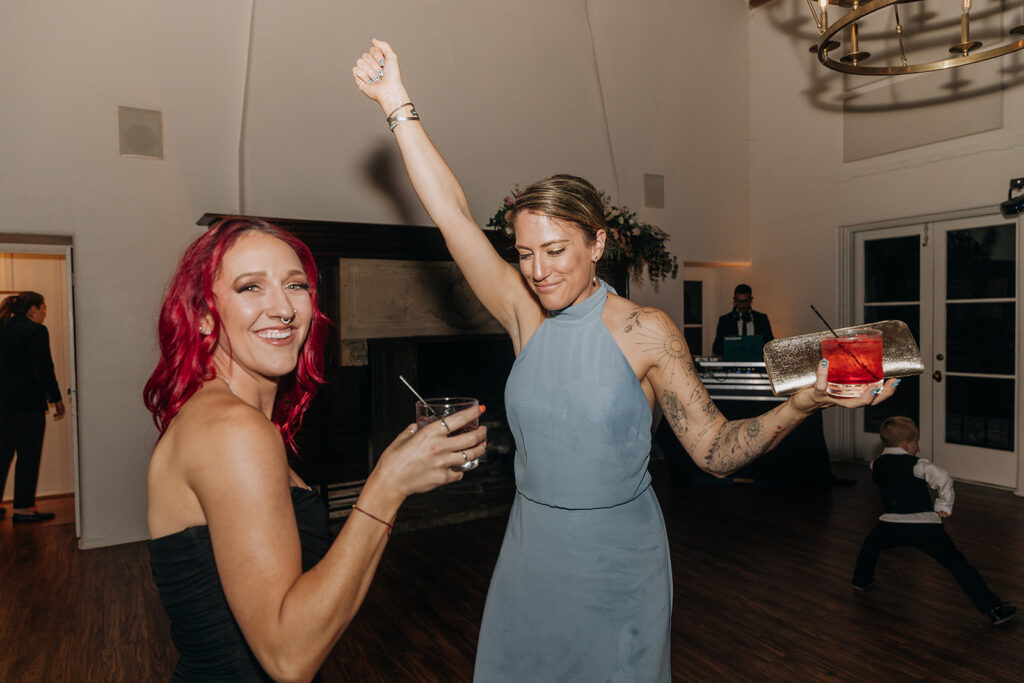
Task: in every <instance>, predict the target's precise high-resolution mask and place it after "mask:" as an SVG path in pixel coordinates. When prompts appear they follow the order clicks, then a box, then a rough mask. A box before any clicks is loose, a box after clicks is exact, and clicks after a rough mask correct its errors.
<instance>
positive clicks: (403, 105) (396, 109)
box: [387, 102, 416, 123]
mask: <svg viewBox="0 0 1024 683" xmlns="http://www.w3.org/2000/svg"><path fill="white" fill-rule="evenodd" d="M403 107H412V108H413V111H414V112H415V110H416V105H415V104H413V103H412V102H406V103H405V104H400V105H398V106H397V107H395V110H394V111H393V112H391V113H390V114H388V117H387V118H388V123H391V117H392V116H394V115H395V114H397V113H398V112H399V110H400V109H402V108H403Z"/></svg>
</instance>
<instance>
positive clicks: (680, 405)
mask: <svg viewBox="0 0 1024 683" xmlns="http://www.w3.org/2000/svg"><path fill="white" fill-rule="evenodd" d="M627 327H628V332H626V333H625V336H627V337H629V336H632V337H633V342H632V346H633V347H634V348H637V349H639V351H640V353H641V354H642V355H643V356H644V357H645V358H646V367H647V375H646V377H647V379H648V380H649V381H650V383H651V386H652V388H653V389H654V392H655V395H656V396H657V398H658V401H659V403H660V405H661V408H662V411H663V412H664V414H665V418H666V419H667V420H668V422H669V425H671V427H672V431H673V432H675V435H676V437H677V438H678V439H679V442H680V443H681V444H682V445H683V447H684V448H685V449H686V451H687V453H689V454H690V457H691V458H693V461H694V462H695V463H696V464H697V466H698V467H700V468H701V469H703V470H705V471H706V472H709V473H711V474H713V475H715V476H718V477H726V476H728V475H730V474H732V473H733V472H735V471H736V470H738V469H740V468H742V467H743V466H745V465H747V464H748V463H750V462H751V461H752V460H754V459H755V458H757V457H758V456H760V455H762V454H764V453H767V452H768V451H770V450H771V449H772V448H774V447H775V446H776V445H778V443H779V442H780V441H781V440H782V439H783V438H784V437H785V436H786V435H787V434H789V433H790V432H791V431H793V429H794V428H795V427H796V426H797V425H798V424H800V423H801V422H803V421H804V420H805V419H806V418H807V417H808V416H809V415H810V414H811V413H813V412H814V411H816V410H820V409H822V408H825V407H827V406H829V405H836V404H840V405H845V406H847V407H850V408H856V407H860V406H863V405H868V404H869V403H878V402H880V401H883V400H885V399H886V398H888V397H889V396H891V395H892V392H893V390H894V383H893V381H891V380H890V381H888V382H886V385H885V387H884V388H883V390H882V391H881V392H879V393H878V394H877V395H875V394H871V392H865V393H864V394H863V395H862V396H860V397H858V398H855V399H845V400H844V399H834V398H832V397H831V396H828V395H827V394H826V393H825V386H826V381H827V366H825V365H824V364H823V365H821V366H820V367H819V368H818V374H817V381H816V383H815V386H814V387H811V388H808V389H804V390H802V391H800V392H798V393H796V394H794V395H793V396H791V397H790V398H789V399H788V400H787V401H786V402H785V403H782V404H780V405H778V406H776V407H775V408H773V409H772V410H770V411H768V412H767V413H764V414H763V415H759V416H757V417H752V418H748V419H743V420H726V419H725V417H724V416H723V415H722V413H721V412H719V410H718V408H717V407H716V406H715V403H714V401H712V400H711V397H710V396H708V392H707V390H706V389H705V388H704V385H703V383H702V382H701V381H700V378H699V377H698V376H697V371H696V369H695V368H694V366H693V359H692V358H691V357H690V351H689V348H688V347H687V345H686V341H685V339H684V338H683V335H682V334H681V333H680V332H679V328H678V327H677V326H676V324H675V323H674V322H673V321H672V319H671V318H670V317H669V316H668V315H667V314H666V313H665V312H664V311H660V310H658V309H654V308H640V307H637V308H636V309H635V310H634V312H633V313H632V314H631V316H630V318H629V324H628V325H627Z"/></svg>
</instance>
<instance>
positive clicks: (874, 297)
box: [864, 235, 921, 303]
mask: <svg viewBox="0 0 1024 683" xmlns="http://www.w3.org/2000/svg"><path fill="white" fill-rule="evenodd" d="M920 288H921V246H920V242H919V238H918V237H917V235H909V236H907V237H893V238H890V239H884V240H868V241H866V242H864V300H865V301H869V302H872V303H874V302H877V301H918V300H919V299H920V298H921V296H920V293H919V292H920Z"/></svg>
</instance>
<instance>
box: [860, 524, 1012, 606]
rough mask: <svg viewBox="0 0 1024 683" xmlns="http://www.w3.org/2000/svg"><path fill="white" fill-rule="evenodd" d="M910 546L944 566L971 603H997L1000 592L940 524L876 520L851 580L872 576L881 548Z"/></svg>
mask: <svg viewBox="0 0 1024 683" xmlns="http://www.w3.org/2000/svg"><path fill="white" fill-rule="evenodd" d="M905 545H909V546H913V547H915V548H917V549H918V550H922V551H924V552H926V553H928V554H929V555H931V556H932V557H934V558H935V560H936V561H937V562H938V563H939V564H941V565H942V566H943V567H945V568H946V569H947V570H948V571H949V573H950V574H952V575H953V578H955V579H956V580H957V582H958V583H959V584H960V586H961V587H962V588H963V589H964V591H965V592H966V593H967V597H969V598H970V599H971V602H973V603H974V606H975V607H977V608H978V609H979V610H981V611H982V612H986V613H987V612H988V611H989V610H991V609H992V608H993V607H995V606H996V605H998V604H999V602H1000V600H999V596H997V595H996V594H995V593H993V592H992V591H990V590H989V589H988V586H987V585H985V580H984V579H982V578H981V574H979V573H978V570H976V569H975V568H974V567H972V566H971V565H969V564H968V563H967V560H966V559H965V558H964V556H963V554H962V553H961V552H960V551H959V550H957V549H956V546H955V545H953V541H952V539H950V537H949V536H948V535H947V534H946V530H945V528H944V527H943V525H942V524H907V523H898V522H879V523H878V526H876V527H875V528H874V529H872V530H871V533H870V534H868V537H867V538H866V539H864V545H863V546H862V547H861V549H860V554H859V555H857V566H856V568H855V569H854V570H853V583H854V585H857V586H866V585H867V584H869V583H871V581H872V580H874V577H875V565H876V564H877V563H878V556H879V555H881V554H882V552H883V551H886V550H889V549H890V548H898V547H900V546H905Z"/></svg>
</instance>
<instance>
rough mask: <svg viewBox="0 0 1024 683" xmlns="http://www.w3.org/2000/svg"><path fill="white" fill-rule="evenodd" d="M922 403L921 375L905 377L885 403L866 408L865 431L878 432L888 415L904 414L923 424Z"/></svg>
mask: <svg viewBox="0 0 1024 683" xmlns="http://www.w3.org/2000/svg"><path fill="white" fill-rule="evenodd" d="M920 405H921V376H920V375H913V376H912V377H904V378H903V381H902V382H900V386H899V387H898V388H897V389H896V393H895V394H893V395H892V397H891V398H889V400H887V401H886V402H885V403H879V404H878V405H877V406H867V407H866V408H864V431H865V432H867V433H870V434H877V433H878V428H879V427H881V426H882V420H884V419H885V418H887V417H895V416H897V415H902V416H903V417H909V418H912V419H913V420H914V422H916V423H917V424H921V416H920V410H919V406H920Z"/></svg>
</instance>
